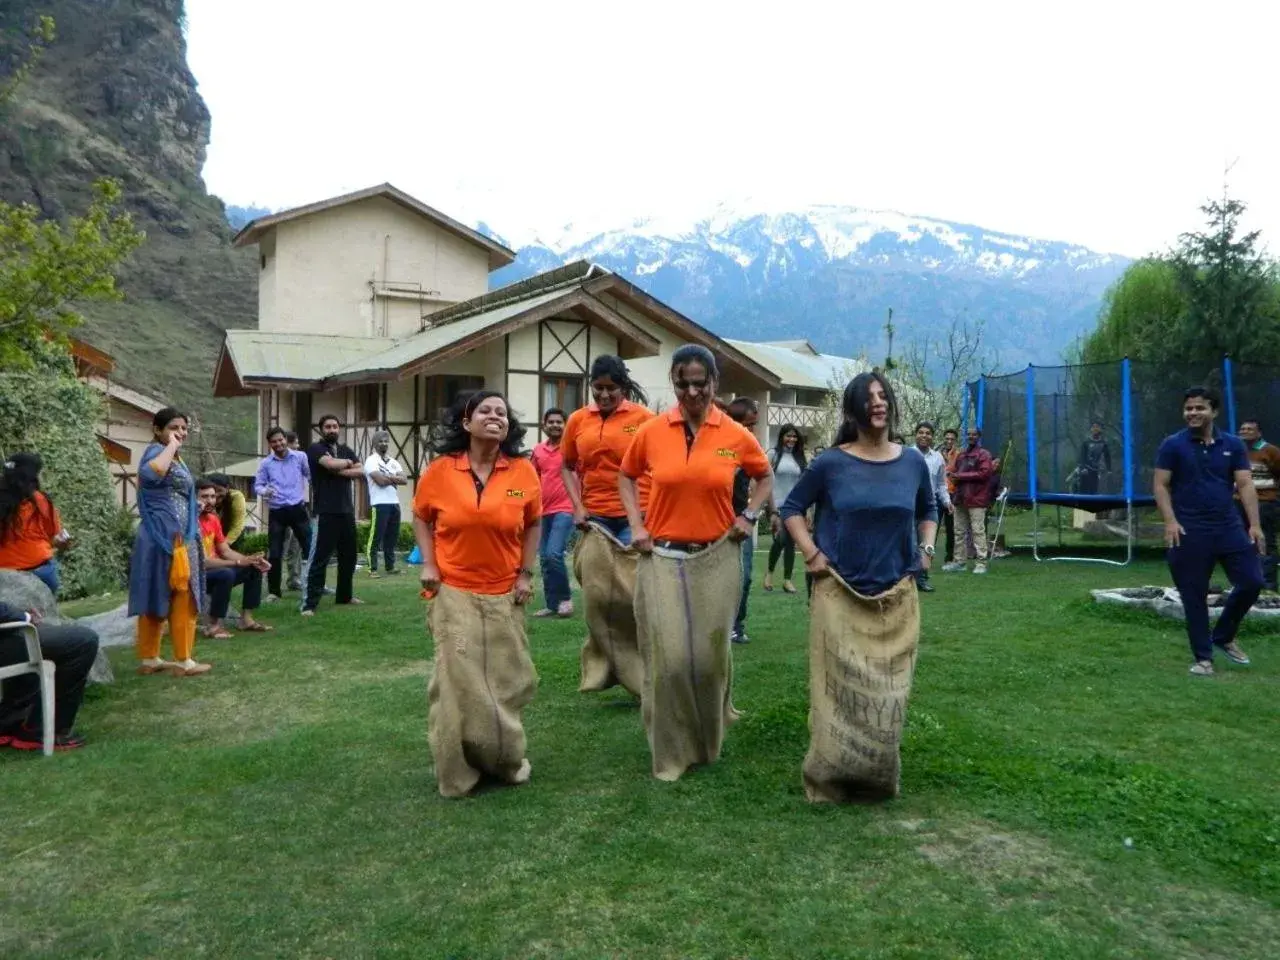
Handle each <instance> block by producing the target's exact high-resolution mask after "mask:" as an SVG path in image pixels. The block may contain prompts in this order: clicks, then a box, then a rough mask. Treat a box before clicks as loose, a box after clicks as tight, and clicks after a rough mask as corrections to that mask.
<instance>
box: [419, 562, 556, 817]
mask: <svg viewBox="0 0 1280 960" xmlns="http://www.w3.org/2000/svg"><path fill="white" fill-rule="evenodd" d="M428 623H429V625H430V627H431V634H432V637H433V638H434V641H435V664H434V669H433V670H432V674H431V680H430V682H429V683H428V684H427V739H428V740H429V742H430V744H431V756H432V757H433V758H434V759H435V764H436V779H437V781H438V782H439V786H440V793H441V794H443V795H444V796H446V797H461V796H464V795H466V794H467V793H469V792H470V791H471V789H472V788H473V787H474V786H475V785H476V784H477V783H478V782H479V781H480V778H481V776H484V775H488V776H492V777H497V778H499V779H502V780H506V781H507V782H508V783H523V782H524V781H525V780H527V779H529V764H528V763H527V761H526V760H525V737H524V725H523V720H522V715H523V713H524V708H525V707H526V706H527V705H528V703H529V701H531V700H532V699H533V693H534V690H535V689H536V688H537V685H538V677H537V674H536V673H535V672H534V669H533V660H531V659H530V657H529V639H528V637H527V635H526V634H525V628H524V608H523V607H520V606H517V605H516V604H515V602H514V600H513V599H512V595H511V594H509V593H506V594H499V595H497V596H484V595H481V594H475V593H468V592H466V591H463V590H455V589H453V588H452V587H449V586H447V585H441V587H440V592H439V593H438V594H437V595H436V597H435V599H434V600H432V601H431V611H430V613H429V614H428Z"/></svg>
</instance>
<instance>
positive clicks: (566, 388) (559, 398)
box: [538, 377, 582, 420]
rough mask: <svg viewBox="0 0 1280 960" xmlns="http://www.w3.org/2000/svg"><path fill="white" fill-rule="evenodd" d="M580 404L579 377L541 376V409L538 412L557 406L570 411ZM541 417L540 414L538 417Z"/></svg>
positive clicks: (580, 389)
mask: <svg viewBox="0 0 1280 960" xmlns="http://www.w3.org/2000/svg"><path fill="white" fill-rule="evenodd" d="M580 406H582V378H581V377H543V378H542V410H541V411H539V413H542V412H545V411H547V410H550V409H551V408H552V407H559V408H560V409H561V410H563V411H565V413H572V412H573V411H574V410H577V409H578V408H579V407H580ZM538 419H539V420H541V419H542V417H541V416H539V417H538Z"/></svg>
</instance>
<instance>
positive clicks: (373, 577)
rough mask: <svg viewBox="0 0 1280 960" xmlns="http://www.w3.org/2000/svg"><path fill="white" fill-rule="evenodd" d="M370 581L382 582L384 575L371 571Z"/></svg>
mask: <svg viewBox="0 0 1280 960" xmlns="http://www.w3.org/2000/svg"><path fill="white" fill-rule="evenodd" d="M369 579H370V580H381V579H382V574H380V573H379V572H378V571H377V570H370V571H369Z"/></svg>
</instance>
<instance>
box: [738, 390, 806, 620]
mask: <svg viewBox="0 0 1280 960" xmlns="http://www.w3.org/2000/svg"><path fill="white" fill-rule="evenodd" d="M727 409H728V413H729V416H730V418H732V419H733V421H734V422H735V423H740V424H742V426H743V427H745V428H746V430H747V432H748V433H751V434H753V435H754V434H755V430H756V424H757V423H759V422H760V406H759V404H757V403H756V402H755V401H754V400H752V399H751V398H750V397H735V398H734V399H733V401H732V402H731V403H729V405H728V408H727ZM751 487H752V483H751V476H750V474H748V473H747V471H746V470H744V469H742V467H739V468H738V469H737V471H736V472H735V473H734V475H733V515H734V516H735V517H738V516H743V515H744V512H745V511H746V509H747V504H748V502H749V501H750V500H751ZM769 495H770V496H773V491H772V488H770V493H769ZM756 533H757V527H756V524H755V523H754V522H753V523H752V524H751V535H750V536H749V537H746V538H744V539H743V541H742V547H741V548H742V596H741V597H739V598H738V614H737V616H736V617H734V619H733V633H732V635H731V636H730V637H729V639H730V640H731V641H733V642H734V643H750V642H751V638H750V637H748V636H747V599H748V598H749V597H750V596H751V565H752V561H753V560H754V559H755V555H756ZM792 589H793V590H794V589H795V588H794V587H793V588H792Z"/></svg>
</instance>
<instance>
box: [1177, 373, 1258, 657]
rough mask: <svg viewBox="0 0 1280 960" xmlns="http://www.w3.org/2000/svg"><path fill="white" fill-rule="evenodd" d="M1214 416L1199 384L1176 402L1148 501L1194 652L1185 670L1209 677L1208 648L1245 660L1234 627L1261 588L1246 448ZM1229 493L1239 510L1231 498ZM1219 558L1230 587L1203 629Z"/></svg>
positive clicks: (1213, 401)
mask: <svg viewBox="0 0 1280 960" xmlns="http://www.w3.org/2000/svg"><path fill="white" fill-rule="evenodd" d="M1217 415H1218V398H1217V396H1216V395H1215V394H1214V393H1213V392H1212V391H1210V390H1208V389H1207V388H1205V387H1191V388H1190V389H1188V390H1187V392H1186V393H1185V394H1183V401H1182V419H1183V420H1184V421H1185V422H1186V424H1187V428H1186V429H1185V430H1181V431H1179V432H1178V433H1175V434H1172V435H1171V436H1168V437H1165V439H1164V442H1163V443H1161V444H1160V449H1159V450H1158V451H1157V452H1156V472H1155V491H1154V492H1155V498H1156V506H1157V507H1159V509H1160V515H1161V516H1162V517H1163V518H1164V542H1165V546H1166V547H1168V548H1169V549H1168V560H1169V572H1170V573H1171V574H1172V575H1173V584H1174V586H1175V587H1177V588H1178V594H1179V596H1180V597H1181V599H1182V612H1183V614H1184V616H1185V617H1186V623H1187V638H1188V639H1189V640H1190V642H1191V653H1192V656H1194V657H1195V663H1193V664H1192V665H1191V673H1192V674H1193V675H1195V676H1199V677H1211V676H1213V648H1214V647H1215V646H1216V647H1221V648H1222V652H1223V653H1225V654H1226V656H1227V659H1228V660H1230V661H1231V662H1232V663H1237V664H1240V665H1241V666H1247V665H1248V663H1249V657H1248V655H1247V654H1245V652H1244V651H1243V650H1241V649H1240V645H1239V644H1237V643H1236V631H1237V630H1238V629H1239V627H1240V621H1242V620H1243V619H1244V617H1245V614H1247V613H1248V612H1249V608H1250V607H1252V606H1253V604H1254V601H1256V600H1257V599H1258V594H1259V593H1261V592H1262V564H1261V562H1260V560H1259V556H1258V555H1259V554H1260V553H1262V551H1263V549H1264V548H1265V537H1264V536H1263V533H1262V527H1261V525H1260V523H1259V520H1258V494H1257V491H1255V490H1254V488H1253V472H1252V469H1251V467H1250V465H1249V456H1248V452H1247V451H1246V450H1245V445H1244V442H1243V441H1242V440H1241V439H1240V438H1239V437H1233V436H1231V435H1230V434H1228V433H1221V432H1219V431H1218V429H1217V428H1216V427H1215V426H1214V424H1213V421H1214V418H1215V417H1217ZM1236 492H1238V493H1239V496H1240V507H1239V509H1237V507H1236V504H1235V501H1234V499H1233V494H1235V493H1236ZM1241 512H1243V514H1244V518H1245V519H1244V522H1243V523H1242V522H1241V519H1240V515H1241ZM1246 525H1247V529H1246ZM1219 563H1221V564H1222V568H1223V570H1225V571H1226V574H1227V579H1229V580H1230V581H1231V584H1232V590H1231V593H1230V594H1229V595H1228V596H1227V599H1226V601H1225V602H1224V603H1223V605H1222V615H1221V616H1220V617H1219V618H1218V623H1217V626H1215V627H1214V628H1213V632H1212V633H1210V631H1209V605H1208V594H1209V578H1210V577H1211V576H1212V575H1213V569H1214V567H1216V566H1217V565H1218V564H1219Z"/></svg>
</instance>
